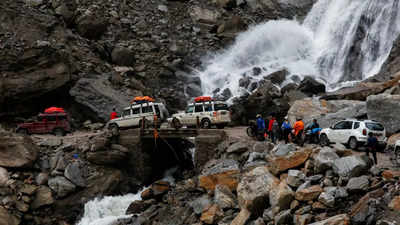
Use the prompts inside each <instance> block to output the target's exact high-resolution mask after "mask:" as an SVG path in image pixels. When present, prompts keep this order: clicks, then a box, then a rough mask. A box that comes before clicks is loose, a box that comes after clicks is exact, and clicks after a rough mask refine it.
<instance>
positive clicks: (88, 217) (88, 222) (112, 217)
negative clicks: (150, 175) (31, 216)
mask: <svg viewBox="0 0 400 225" xmlns="http://www.w3.org/2000/svg"><path fill="white" fill-rule="evenodd" d="M177 169H178V168H177V167H174V168H171V169H169V170H167V171H166V172H165V173H164V178H163V179H162V180H164V181H168V182H169V183H170V184H174V183H175V179H174V178H173V177H172V174H173V173H174V172H175V171H176V170H177ZM146 188H147V187H146ZM146 188H143V189H142V190H141V191H139V192H138V193H136V194H127V195H123V196H106V197H104V198H95V199H94V200H91V201H89V202H87V203H86V204H85V209H84V210H85V212H84V214H83V217H82V219H81V220H80V221H79V222H78V223H77V225H111V224H113V223H114V222H116V221H117V220H118V219H123V218H129V217H131V216H132V215H125V212H126V210H127V209H128V207H129V205H130V204H131V203H132V202H133V201H136V200H141V199H142V198H141V194H142V192H143V191H144V190H145V189H146Z"/></svg>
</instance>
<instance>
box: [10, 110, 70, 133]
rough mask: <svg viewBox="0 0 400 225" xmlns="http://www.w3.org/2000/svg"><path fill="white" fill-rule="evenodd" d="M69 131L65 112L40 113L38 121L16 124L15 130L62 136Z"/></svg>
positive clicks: (67, 117)
mask: <svg viewBox="0 0 400 225" xmlns="http://www.w3.org/2000/svg"><path fill="white" fill-rule="evenodd" d="M70 131H71V126H70V124H69V116H68V114H67V113H65V112H54V113H40V114H39V116H38V121H35V122H31V123H21V124H18V126H17V130H16V132H17V133H20V134H45V133H53V134H55V135H56V136H64V135H65V134H66V133H67V132H70Z"/></svg>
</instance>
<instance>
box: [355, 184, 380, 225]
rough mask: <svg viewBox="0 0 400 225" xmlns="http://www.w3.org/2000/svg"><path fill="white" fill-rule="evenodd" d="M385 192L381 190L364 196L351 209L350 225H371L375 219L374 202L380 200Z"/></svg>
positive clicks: (375, 206)
mask: <svg viewBox="0 0 400 225" xmlns="http://www.w3.org/2000/svg"><path fill="white" fill-rule="evenodd" d="M384 194H385V192H384V191H383V190H382V189H377V190H375V191H372V192H369V193H367V194H366V195H364V196H363V197H362V198H361V199H360V200H359V201H358V202H357V203H356V204H355V205H353V206H352V207H351V211H350V214H349V215H350V216H351V224H355V225H362V224H373V222H374V221H375V219H376V216H377V215H376V213H377V207H378V206H377V204H376V201H377V200H378V199H379V198H381V197H382V196H383V195H384Z"/></svg>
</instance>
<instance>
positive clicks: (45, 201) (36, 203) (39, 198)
mask: <svg viewBox="0 0 400 225" xmlns="http://www.w3.org/2000/svg"><path fill="white" fill-rule="evenodd" d="M53 203H54V198H53V195H52V193H51V190H50V188H48V187H46V186H40V187H39V189H38V190H37V191H36V193H35V198H34V199H33V202H32V204H31V208H32V209H34V210H35V209H37V208H39V207H42V206H45V205H51V204H53Z"/></svg>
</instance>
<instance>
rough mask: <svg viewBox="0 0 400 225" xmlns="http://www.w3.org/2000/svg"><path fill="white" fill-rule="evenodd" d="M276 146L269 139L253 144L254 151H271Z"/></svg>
mask: <svg viewBox="0 0 400 225" xmlns="http://www.w3.org/2000/svg"><path fill="white" fill-rule="evenodd" d="M274 147H275V145H274V144H272V143H271V142H268V141H262V142H259V141H257V142H255V143H254V145H253V148H252V149H253V151H254V152H269V151H271V150H272V149H273V148H274Z"/></svg>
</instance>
